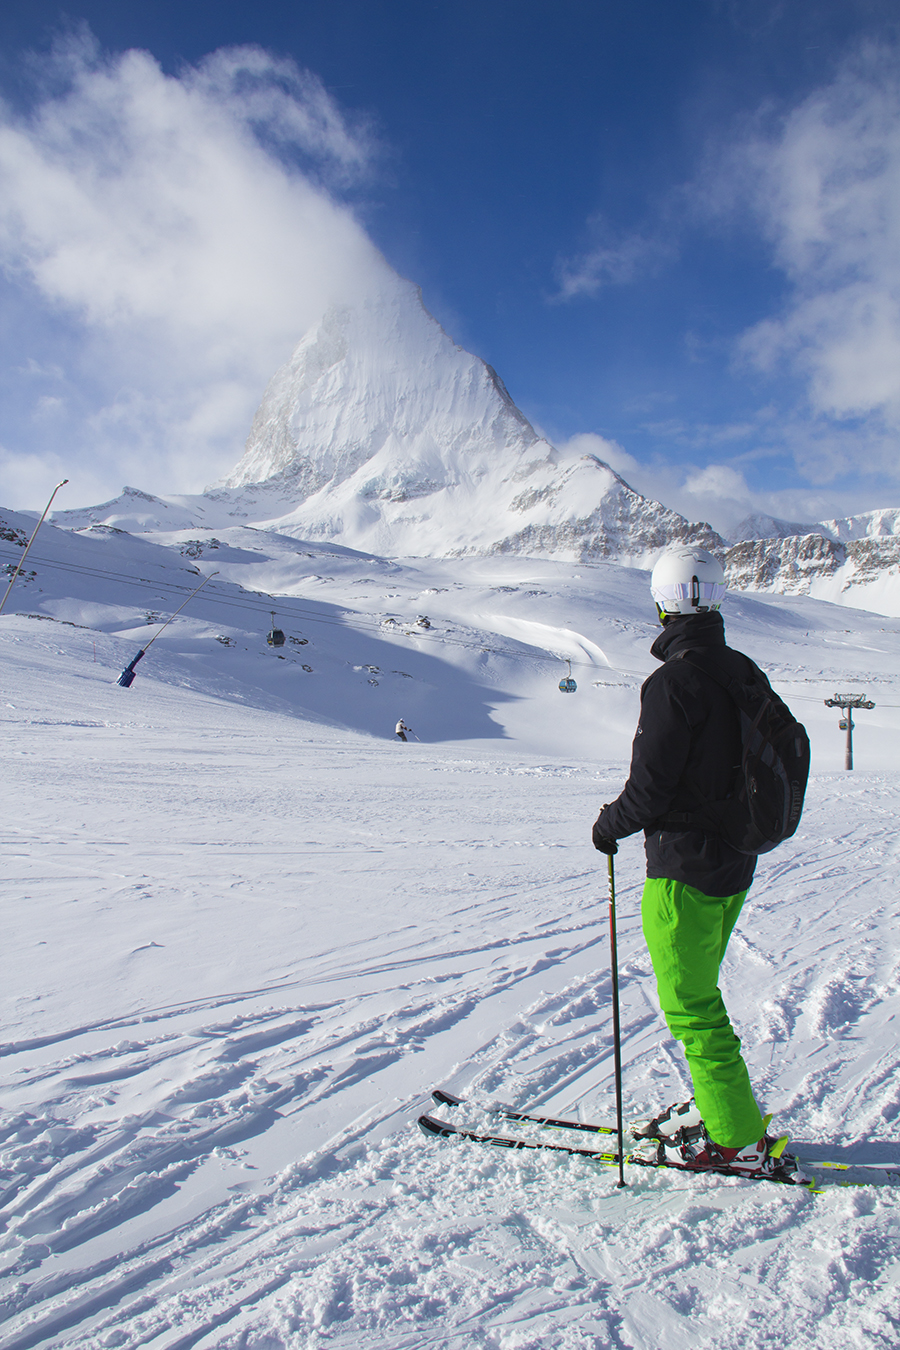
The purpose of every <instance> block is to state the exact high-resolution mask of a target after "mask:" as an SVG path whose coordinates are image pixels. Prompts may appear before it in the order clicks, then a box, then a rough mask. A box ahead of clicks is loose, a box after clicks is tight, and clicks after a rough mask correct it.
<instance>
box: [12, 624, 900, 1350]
mask: <svg viewBox="0 0 900 1350" xmlns="http://www.w3.org/2000/svg"><path fill="white" fill-rule="evenodd" d="M4 622H5V621H4ZM49 626H50V625H34V627H35V628H40V632H39V633H38V634H37V636H35V634H34V632H33V630H32V629H29V628H28V621H27V620H25V619H21V620H20V619H16V620H13V621H12V622H11V623H10V625H9V626H8V627H6V628H4V643H2V644H0V663H2V665H0V669H2V673H3V690H4V695H5V697H4V699H3V702H4V703H5V704H6V708H5V710H3V709H0V712H2V713H3V719H4V731H5V733H6V734H5V736H4V750H3V754H4V760H5V763H4V781H5V782H6V783H7V784H9V785H11V787H12V792H11V793H10V795H9V798H8V802H7V809H6V811H5V813H4V818H3V825H2V828H0V840H2V845H3V861H4V878H5V885H4V931H5V937H6V941H5V944H4V946H5V949H6V960H5V963H4V964H5V967H6V969H5V972H4V979H3V997H4V1007H5V1013H6V1016H5V1018H4V1023H5V1032H4V1035H3V1043H2V1045H0V1066H2V1075H3V1083H4V1092H3V1114H2V1121H0V1134H2V1145H0V1147H2V1191H0V1215H2V1222H3V1238H2V1268H0V1269H2V1274H3V1298H4V1303H3V1315H4V1321H3V1324H2V1327H0V1350H27V1347H31V1346H47V1347H59V1348H60V1350H61V1348H62V1347H107V1346H109V1347H119V1346H121V1347H129V1346H152V1347H159V1348H160V1350H187V1348H188V1347H206V1348H207V1350H212V1348H213V1347H216V1348H217V1350H239V1348H240V1350H248V1348H252V1350H283V1348H285V1347H291V1350H294V1348H295V1347H307V1346H309V1347H325V1346H334V1347H345V1348H346V1350H350V1348H351V1347H352V1348H353V1350H356V1348H357V1347H371V1350H389V1348H390V1350H401V1348H402V1350H406V1347H409V1348H410V1350H412V1348H413V1347H417V1348H418V1347H446V1350H467V1348H468V1347H472V1346H474V1347H485V1348H490V1350H494V1347H496V1348H497V1350H538V1348H539V1347H540V1350H543V1348H544V1347H546V1346H551V1345H552V1346H554V1347H557V1346H558V1347H562V1350H585V1348H586V1347H606V1346H615V1347H618V1346H627V1347H640V1348H641V1350H644V1348H645V1347H646V1350H655V1348H656V1347H661V1346H665V1348H666V1350H682V1347H683V1348H684V1350H688V1347H690V1348H691V1350H696V1347H716V1348H719V1347H721V1348H722V1350H731V1347H734V1350H737V1348H738V1347H746V1346H760V1347H770V1346H771V1347H782V1346H791V1347H800V1348H801V1350H804V1348H806V1347H817V1348H818V1347H822V1348H823V1350H824V1348H825V1347H835V1350H837V1348H838V1347H846V1346H859V1347H872V1346H885V1347H888V1346H890V1347H893V1346H895V1345H896V1344H897V1341H898V1338H900V1203H898V1200H900V1195H898V1194H897V1193H895V1192H894V1191H893V1190H892V1189H891V1188H890V1187H889V1186H879V1187H876V1186H873V1185H865V1186H854V1187H841V1186H839V1185H835V1186H833V1187H832V1188H830V1189H829V1190H828V1191H827V1192H826V1193H825V1194H823V1195H820V1196H816V1197H814V1196H812V1195H810V1194H808V1193H806V1192H804V1191H794V1190H791V1189H788V1188H776V1187H764V1186H762V1185H755V1184H753V1183H749V1182H741V1181H737V1180H735V1181H730V1180H729V1181H724V1182H723V1181H718V1180H716V1181H714V1180H711V1179H708V1178H681V1177H678V1176H677V1175H671V1174H654V1173H641V1172H637V1173H634V1172H632V1173H629V1186H628V1189H627V1191H625V1192H620V1191H618V1190H617V1189H616V1187H615V1173H614V1171H613V1170H612V1169H607V1168H603V1167H601V1166H598V1165H592V1164H590V1163H586V1162H584V1161H581V1160H578V1159H568V1158H564V1157H558V1156H553V1155H551V1154H545V1155H535V1154H529V1155H524V1156H523V1155H522V1154H507V1153H500V1152H499V1151H491V1150H489V1149H482V1150H480V1151H479V1149H478V1148H476V1147H474V1146H467V1145H465V1144H459V1143H454V1142H446V1143H437V1142H431V1141H427V1140H425V1139H424V1138H423V1137H422V1136H421V1135H420V1134H419V1133H418V1131H417V1130H416V1129H415V1128H414V1121H415V1118H416V1116H417V1114H419V1112H420V1111H421V1110H422V1109H423V1107H426V1106H429V1105H430V1101H429V1098H428V1092H429V1089H430V1088H431V1086H434V1085H437V1084H443V1085H445V1086H447V1087H449V1088H451V1089H452V1090H456V1091H460V1092H464V1093H465V1095H467V1096H468V1097H470V1098H471V1099H472V1104H471V1106H470V1107H469V1108H467V1118H468V1119H469V1120H471V1121H472V1122H474V1123H475V1124H488V1123H490V1124H491V1125H492V1127H493V1128H496V1125H497V1121H496V1118H495V1117H493V1116H490V1115H489V1114H488V1113H487V1112H486V1110H485V1104H486V1103H487V1102H488V1101H490V1100H491V1099H492V1098H498V1099H504V1100H508V1101H511V1102H514V1103H515V1104H517V1105H519V1106H522V1107H526V1108H527V1107H532V1108H533V1107H537V1106H541V1107H543V1108H546V1109H547V1110H548V1111H550V1112H552V1113H556V1114H566V1113H571V1112H578V1113H580V1115H581V1117H582V1118H585V1119H591V1118H593V1119H598V1120H607V1121H609V1120H611V1119H612V1118H613V1114H614V1095H613V1089H612V1053H613V1051H612V1035H611V1019H610V1009H609V1000H610V978H609V968H608V932H607V924H606V882H605V870H604V860H603V859H599V861H598V855H596V854H594V852H593V850H592V849H591V848H590V843H589V829H590V822H591V820H592V819H593V816H594V814H595V813H596V810H597V808H598V807H599V805H600V804H601V802H602V801H605V800H608V799H609V798H610V796H611V795H612V794H614V793H615V792H616V791H618V788H619V787H620V786H621V782H622V779H623V773H624V765H623V762H622V760H621V759H617V760H616V761H615V762H611V761H609V760H606V761H603V760H602V759H601V760H597V759H593V758H590V757H589V756H590V752H591V747H590V746H585V748H584V756H585V757H584V758H580V757H579V756H577V755H571V756H570V757H569V758H566V759H563V758H555V757H553V756H550V755H547V754H546V752H545V751H543V750H542V751H541V753H540V755H536V754H534V753H529V752H528V751H525V750H523V749H521V748H519V747H517V746H516V745H515V744H512V745H510V744H508V745H505V746H504V745H503V744H500V743H494V744H486V743H485V742H484V741H480V742H477V743H476V742H471V743H468V744H463V743H457V744H454V745H449V744H445V745H435V744H432V745H417V744H410V745H408V746H400V745H398V744H394V743H391V742H389V741H386V740H385V741H379V740H376V739H374V738H371V737H365V736H361V735H358V734H356V733H353V732H348V731H342V730H340V729H336V728H331V727H329V726H327V725H316V724H314V723H312V722H306V721H303V720H298V719H297V718H292V717H290V716H288V715H286V714H285V713H283V712H280V711H271V710H269V711H264V710H262V709H255V708H253V707H239V706H235V704H234V703H227V704H226V703H224V702H223V701H222V700H221V699H219V698H216V697H214V696H213V695H212V694H208V693H204V692H202V688H203V686H202V684H200V685H196V684H195V686H194V687H193V688H191V687H185V685H186V681H184V680H183V679H182V678H181V676H180V675H179V667H178V666H177V663H176V664H170V665H168V666H167V665H166V664H165V662H164V661H163V660H162V658H160V661H159V663H158V668H159V669H160V670H161V671H162V674H163V677H164V678H160V679H155V678H153V677H152V676H151V675H150V674H149V672H148V674H146V675H145V674H144V672H143V671H142V672H141V679H140V681H139V683H138V684H136V685H135V687H134V689H133V690H132V691H129V692H127V693H126V692H125V691H122V690H120V689H118V688H117V687H116V686H115V685H114V684H113V683H112V681H113V679H114V678H115V675H116V674H117V673H118V670H119V669H120V668H121V661H120V647H119V646H117V645H116V643H115V640H114V639H112V638H105V637H104V638H101V640H100V641H99V642H98V644H97V647H98V651H97V655H98V659H97V661H96V662H94V661H93V660H92V658H91V648H92V643H93V642H94V639H95V637H96V636H97V635H95V634H91V635H88V634H87V633H84V632H78V631H76V630H73V629H59V630H57V631H54V633H53V634H52V638H51V637H48V635H47V633H46V628H47V627H49ZM7 635H9V636H8V637H7ZM154 650H155V649H154ZM881 650H884V648H882V649H881ZM804 655H805V657H806V658H807V659H808V662H809V665H808V667H803V666H801V665H799V664H798V665H797V666H796V668H795V670H794V672H793V677H794V678H796V679H804V678H809V677H810V673H811V672H812V673H814V672H815V670H816V666H815V664H814V663H815V661H816V660H818V657H819V653H818V651H817V650H816V649H815V648H806V649H804ZM166 680H168V682H166ZM629 697H630V698H632V700H633V697H634V692H633V689H632V690H631V692H630V693H629ZM798 711H800V709H799V707H798ZM885 754H889V750H886V751H885ZM898 808H900V774H898V773H897V772H896V771H894V770H890V769H879V770H873V771H867V770H864V769H863V770H858V771H857V772H856V773H855V774H854V775H852V776H849V775H844V774H840V773H828V772H821V773H818V774H816V775H815V776H814V778H813V780H812V782H811V786H810V792H809V798H808V806H807V811H806V815H805V817H804V823H803V829H802V832H801V835H800V836H798V838H797V839H795V840H793V841H791V842H789V843H788V844H786V845H784V846H783V847H782V848H780V849H779V850H777V851H776V852H775V853H773V854H771V855H768V857H766V858H763V859H762V860H761V862H760V866H759V870H758V873H757V880H756V882H755V885H754V887H753V890H752V891H751V893H750V898H749V899H748V902H747V907H746V910H745V913H744V916H743V917H742V920H741V923H740V924H739V926H738V929H737V931H736V933H735V936H734V938H733V940H732V943H731V946H730V948H729V952H728V955H727V957H726V961H725V964H724V967H723V987H724V990H725V994H726V999H727V1002H728V1005H729V1008H730V1010H731V1012H732V1015H733V1017H734V1019H735V1022H736V1024H737V1026H738V1029H739V1032H740V1034H741V1036H742V1039H743V1043H744V1047H745V1051H746V1054H747V1057H748V1060H749V1063H750V1066H751V1073H752V1075H753V1079H754V1084H755V1086H756V1088H757V1092H758V1095H759V1096H760V1099H761V1101H762V1102H763V1103H764V1104H765V1106H766V1109H768V1110H771V1111H774V1112H775V1113H776V1124H777V1126H778V1127H779V1128H781V1129H784V1130H787V1131H789V1132H790V1134H791V1136H792V1139H793V1140H794V1142H795V1143H796V1145H797V1146H798V1147H799V1148H800V1149H801V1151H803V1152H805V1153H806V1155H807V1156H810V1157H811V1156H814V1155H816V1154H819V1155H820V1156H828V1157H832V1158H837V1159H843V1160H845V1161H848V1162H862V1161H889V1160H892V1159H900V1130H898V1125H897V1120H898V1117H900V1075H898V1061H900V1051H898V1044H897V1027H898V1025H900V950H898V944H897V941H896V937H895V933H896V921H897V900H896V882H895V878H896V875H897V864H898V859H900V846H898V842H897V834H896V820H897V815H898ZM616 863H617V880H618V910H619V945H620V982H621V999H622V1023H623V1026H622V1030H623V1041H624V1075H625V1085H626V1100H627V1101H628V1103H630V1104H631V1105H632V1106H633V1108H634V1109H635V1110H641V1111H643V1110H644V1109H646V1108H647V1107H649V1106H655V1105H657V1104H661V1103H665V1102H667V1101H671V1100H675V1099H683V1097H684V1096H686V1095H687V1093H688V1089H687V1078H686V1074H685V1071H684V1068H683V1064H682V1060H681V1057H680V1052H679V1051H678V1050H677V1048H676V1047H675V1046H674V1044H673V1043H672V1042H671V1041H670V1040H669V1039H668V1037H667V1033H666V1032H665V1028H664V1026H663V1024H662V1021H661V1018H660V1015H659V1012H658V1008H657V1004H656V1001H655V989H654V987H653V981H652V976H651V974H650V965H649V959H648V957H647V955H646V952H645V950H644V947H643V942H642V939H641V934H640V922H639V914H638V907H639V897H640V889H641V883H642V877H643V868H642V855H641V850H640V848H639V846H638V844H637V843H636V842H635V841H631V842H629V843H626V844H625V845H624V846H623V847H622V850H621V851H620V853H619V855H618V858H617V860H616ZM581 1142H583V1138H582V1141H581ZM857 1175H859V1174H857V1173H855V1174H854V1176H857Z"/></svg>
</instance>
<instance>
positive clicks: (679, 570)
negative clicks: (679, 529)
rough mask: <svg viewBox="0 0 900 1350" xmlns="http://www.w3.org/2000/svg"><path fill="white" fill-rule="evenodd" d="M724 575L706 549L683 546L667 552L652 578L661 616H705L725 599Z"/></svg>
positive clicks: (654, 596) (651, 584)
mask: <svg viewBox="0 0 900 1350" xmlns="http://www.w3.org/2000/svg"><path fill="white" fill-rule="evenodd" d="M725 590H726V587H725V573H724V571H723V569H722V564H721V563H720V562H717V561H716V559H715V558H714V557H713V555H712V554H711V553H709V552H708V551H707V550H706V549H705V548H694V547H693V546H692V545H690V544H682V545H679V546H678V547H677V548H670V549H667V550H666V552H665V553H664V554H663V555H662V557H661V558H660V559H659V560H658V562H657V564H656V566H655V567H654V569H653V573H652V575H651V577H650V592H651V594H652V596H653V599H654V600H655V601H656V608H657V609H658V610H659V613H660V617H662V615H664V614H706V613H708V611H709V610H711V609H718V608H719V606H720V604H721V603H722V601H723V600H724V598H725Z"/></svg>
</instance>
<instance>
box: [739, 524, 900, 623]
mask: <svg viewBox="0 0 900 1350" xmlns="http://www.w3.org/2000/svg"><path fill="white" fill-rule="evenodd" d="M836 523H839V522H836ZM725 569H726V575H727V578H728V584H729V586H730V587H731V588H732V589H733V590H738V591H769V592H774V593H776V594H778V593H780V594H783V595H811V596H813V597H814V598H815V599H817V600H831V601H833V602H836V603H841V604H852V605H856V606H859V607H860V608H864V609H872V610H874V611H875V612H876V613H883V614H900V536H897V535H888V536H882V537H877V536H876V537H872V536H866V537H863V538H859V539H850V540H847V541H846V542H842V541H841V540H839V539H833V538H828V537H826V536H825V535H822V534H806V535H795V536H792V537H790V538H786V539H751V540H744V541H742V542H741V543H738V544H735V545H733V546H732V547H731V548H730V549H729V550H728V551H727V553H726V555H725Z"/></svg>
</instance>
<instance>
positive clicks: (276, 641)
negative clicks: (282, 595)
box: [266, 609, 284, 647]
mask: <svg viewBox="0 0 900 1350" xmlns="http://www.w3.org/2000/svg"><path fill="white" fill-rule="evenodd" d="M269 613H270V614H271V615H272V631H271V632H270V633H269V634H268V636H267V637H266V642H267V643H268V644H269V646H270V647H283V646H284V633H282V631H281V629H280V628H276V627H275V611H274V609H270V610H269Z"/></svg>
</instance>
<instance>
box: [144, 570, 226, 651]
mask: <svg viewBox="0 0 900 1350" xmlns="http://www.w3.org/2000/svg"><path fill="white" fill-rule="evenodd" d="M218 575H219V574H218V572H210V574H209V576H208V577H205V578H204V579H203V581H201V582H200V585H199V586H198V587H197V589H196V590H193V591H191V593H190V595H189V596H188V598H187V599H186V600H185V602H184V604H183V605H179V606H178V608H177V609H176V611H175V613H174V614H173V615H172V618H170V619H166V621H165V623H164V624H163V626H162V628H161V629H160V630H159V633H162V632H163V631H164V630H165V629H166V628H168V626H169V624H170V623H171V622H172V619H177V618H178V615H179V614H180V613H181V611H182V610H183V609H184V608H185V607H186V606H187V605H189V604H190V603H191V601H192V600H193V598H194V596H195V595H196V594H197V591H202V590H203V587H204V586H205V585H206V583H207V581H212V579H213V577H217V576H218ZM159 633H154V634H153V636H152V638H151V639H150V641H149V642H148V643H147V644H146V645H145V647H144V651H146V650H147V647H152V645H153V643H154V642H155V641H156V639H157V638H158V637H159Z"/></svg>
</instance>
